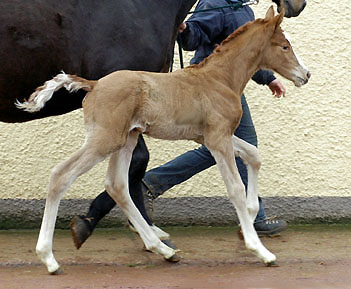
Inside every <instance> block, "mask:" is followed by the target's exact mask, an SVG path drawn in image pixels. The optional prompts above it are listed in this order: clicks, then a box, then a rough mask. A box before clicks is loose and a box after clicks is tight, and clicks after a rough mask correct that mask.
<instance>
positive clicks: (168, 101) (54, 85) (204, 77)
mask: <svg viewBox="0 0 351 289" xmlns="http://www.w3.org/2000/svg"><path fill="white" fill-rule="evenodd" d="M283 15H284V11H282V12H281V13H280V14H279V15H277V16H274V10H273V8H272V7H271V8H270V9H269V10H268V11H267V14H266V17H265V18H264V19H258V20H256V21H253V22H250V23H248V24H246V25H244V26H243V27H241V28H239V29H238V30H237V31H235V32H234V33H233V34H232V35H230V36H229V37H228V38H227V39H226V40H224V41H223V43H222V44H221V45H220V46H219V47H217V48H216V49H215V51H214V53H213V54H212V55H211V56H209V57H208V58H207V59H205V60H204V61H203V62H202V63H200V64H198V65H192V66H189V67H188V68H186V69H183V70H178V71H175V72H172V73H167V74H163V73H150V72H141V71H139V72H135V71H117V72H113V73H111V74H109V75H107V76H106V77H103V78H101V79H99V80H98V81H89V80H86V79H83V78H80V77H77V76H74V75H67V74H64V73H61V74H59V75H57V76H56V77H55V78H53V79H52V80H50V81H47V82H46V83H45V84H44V85H43V86H42V87H39V88H38V89H37V90H36V91H35V92H34V93H33V94H32V95H31V96H30V98H29V100H28V101H26V102H24V103H17V106H18V107H20V108H21V109H26V110H27V111H32V112H33V111H37V110H40V109H41V108H42V107H43V106H44V104H45V102H46V101H48V100H49V99H50V98H51V96H52V94H53V92H54V91H56V90H58V89H60V88H61V87H65V88H66V89H67V90H69V91H75V90H79V89H83V90H86V91H88V92H89V93H88V94H87V96H86V98H85V100H84V102H83V108H84V120H85V127H86V139H85V143H84V145H83V146H82V148H81V149H80V150H78V151H77V152H76V153H74V154H73V155H72V156H71V157H70V158H69V159H68V160H66V161H64V162H63V163H61V164H59V165H58V166H56V167H55V168H54V169H53V171H52V173H51V179H50V184H49V192H48V196H47V200H46V205H45V212H44V217H43V222H42V226H41V230H40V234H39V238H38V243H37V247H36V251H37V254H38V256H39V258H40V259H41V261H42V262H43V263H44V264H45V265H46V266H47V269H48V271H49V272H50V273H53V274H55V273H59V272H60V267H59V264H58V263H57V262H56V260H55V258H54V255H53V253H52V241H53V233H54V229H55V220H56V217H57V210H58V206H59V202H60V200H61V198H62V197H63V194H64V192H65V191H66V189H67V188H68V187H69V186H70V185H71V184H72V183H73V182H74V181H75V180H76V178H77V177H79V176H80V175H82V174H84V173H85V172H87V171H88V170H89V169H91V168H92V167H93V166H94V165H95V164H97V163H98V162H101V161H102V160H104V159H105V158H107V157H108V156H110V162H109V168H108V172H107V177H106V190H107V191H108V193H109V194H110V195H111V197H112V198H113V199H114V200H115V201H116V203H117V204H118V205H119V206H120V208H121V209H122V210H123V211H124V213H125V214H126V216H127V217H128V219H129V220H130V221H131V222H132V224H133V225H134V227H135V229H136V230H137V231H138V233H139V235H140V237H141V238H142V240H143V241H144V243H145V247H146V248H147V249H148V250H151V251H153V252H155V253H159V254H161V255H162V256H163V257H164V258H166V259H169V258H172V256H174V255H175V253H176V252H175V250H173V249H172V248H169V247H168V246H166V245H165V244H163V243H162V242H161V241H160V240H159V239H158V237H157V236H156V235H155V233H154V232H153V231H152V230H151V229H150V226H148V225H147V223H146V222H145V220H144V219H143V217H142V216H141V214H140V213H139V211H138V210H137V208H136V207H135V205H134V204H133V202H132V200H131V198H130V196H129V193H128V168H129V164H130V160H131V156H132V152H133V149H134V147H135V145H136V143H137V138H138V135H139V134H141V133H144V134H147V135H149V136H151V137H154V138H159V139H166V140H179V139H186V140H194V141H196V142H198V143H200V144H204V145H206V147H207V148H208V149H209V150H210V151H211V153H212V155H213V157H214V158H215V160H216V162H217V165H218V168H219V170H220V172H221V174H222V177H223V180H224V182H225V185H226V188H227V192H228V195H229V198H230V200H231V201H232V203H233V205H234V206H235V208H236V211H237V214H238V217H239V220H240V224H241V228H242V232H243V235H244V239H245V244H246V247H247V248H248V249H249V250H250V251H252V252H253V253H254V254H255V255H257V257H258V258H259V259H261V260H262V261H263V262H264V263H265V264H267V265H271V264H274V262H275V260H276V257H275V255H274V254H272V253H271V252H269V251H268V250H267V249H266V248H265V247H264V246H263V244H262V243H261V241H260V239H259V238H258V236H257V234H256V231H255V229H254V226H253V221H254V219H255V217H256V214H257V211H258V198H257V194H258V192H257V178H258V170H259V167H260V160H259V156H258V153H257V149H256V148H255V147H253V146H252V145H249V144H247V143H246V142H244V141H242V140H240V139H238V138H236V137H235V136H233V133H234V131H235V129H236V127H237V126H238V124H239V121H240V118H241V103H240V96H241V94H242V92H243V90H244V87H245V85H246V83H247V82H248V81H249V79H250V78H251V76H252V75H253V74H254V73H255V72H256V71H257V69H260V68H263V69H272V70H274V71H276V72H278V73H279V74H281V75H282V76H283V77H285V78H287V79H289V80H291V81H292V82H294V84H295V85H296V86H302V85H303V84H305V83H307V81H308V78H309V76H310V74H309V72H308V70H307V69H306V68H305V67H304V66H303V65H302V64H301V63H300V62H299V61H298V59H297V57H296V56H295V54H294V52H293V49H292V47H291V45H290V43H289V41H288V40H287V39H286V38H285V36H284V34H283V32H282V30H281V28H280V23H281V22H282V19H283ZM235 154H236V155H238V156H240V157H241V158H242V159H243V160H244V161H245V163H246V164H247V166H248V175H249V184H248V191H247V198H246V196H245V188H244V185H243V183H242V181H241V178H240V175H239V173H238V169H237V167H236V165H235V161H234V155H235Z"/></svg>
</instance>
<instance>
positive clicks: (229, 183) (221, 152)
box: [205, 136, 276, 265]
mask: <svg viewBox="0 0 351 289" xmlns="http://www.w3.org/2000/svg"><path fill="white" fill-rule="evenodd" d="M211 139H213V140H218V139H221V141H220V142H218V141H215V142H214V143H213V144H212V143H211V142H206V143H205V145H206V146H207V147H208V148H209V150H210V151H211V154H212V155H213V157H214V158H215V160H216V163H217V166H218V168H219V170H220V172H221V175H222V177H223V180H224V183H225V185H226V187H227V192H228V195H229V199H230V200H231V201H232V203H233V205H234V207H235V209H236V211H237V215H238V218H239V221H240V224H241V228H242V231H243V235H244V240H245V245H246V247H247V248H248V249H249V250H250V251H252V252H253V253H254V254H255V255H256V256H257V257H258V258H260V259H261V260H262V261H263V262H264V263H265V264H268V265H269V264H272V263H274V261H275V260H276V257H275V256H274V254H272V253H271V252H269V251H268V250H267V249H266V248H265V247H264V246H263V244H262V243H261V241H260V239H259V238H258V236H257V233H256V231H255V229H254V226H253V222H252V218H251V217H250V216H249V212H248V210H247V206H246V196H245V187H244V184H243V183H242V181H241V178H240V174H239V171H238V168H237V166H236V164H235V160H234V150H233V145H232V139H231V137H230V136H228V137H219V136H212V138H211ZM205 141H206V139H205Z"/></svg>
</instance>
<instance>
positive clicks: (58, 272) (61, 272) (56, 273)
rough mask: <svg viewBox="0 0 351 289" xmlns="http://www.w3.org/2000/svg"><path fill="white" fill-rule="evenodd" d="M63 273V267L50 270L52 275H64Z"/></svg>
mask: <svg viewBox="0 0 351 289" xmlns="http://www.w3.org/2000/svg"><path fill="white" fill-rule="evenodd" d="M63 273H64V272H63V270H62V269H61V268H58V269H57V270H56V271H54V272H50V275H62V274H63Z"/></svg>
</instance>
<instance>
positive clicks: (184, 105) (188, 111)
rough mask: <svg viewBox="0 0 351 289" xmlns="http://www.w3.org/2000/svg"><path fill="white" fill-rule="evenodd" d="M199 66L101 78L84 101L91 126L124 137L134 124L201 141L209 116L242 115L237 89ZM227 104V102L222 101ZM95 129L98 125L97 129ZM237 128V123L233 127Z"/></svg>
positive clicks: (147, 130)
mask: <svg viewBox="0 0 351 289" xmlns="http://www.w3.org/2000/svg"><path fill="white" fill-rule="evenodd" d="M204 79H205V74H203V73H202V72H201V70H198V69H192V68H189V69H185V70H179V71H176V72H172V73H167V74H166V73H150V72H141V71H116V72H114V73H111V74H109V75H107V76H106V77H104V78H101V79H100V80H99V81H98V83H97V84H96V86H95V87H94V90H93V91H92V92H90V93H89V94H88V95H87V97H86V99H85V102H84V104H83V107H84V115H85V120H86V124H87V126H89V124H91V123H92V122H94V123H95V125H94V126H95V127H97V128H96V129H97V130H98V131H100V133H101V131H102V130H106V131H109V133H107V132H106V134H107V136H110V137H111V138H115V139H116V137H122V138H123V139H124V138H125V136H126V135H127V134H128V132H129V131H130V130H131V129H138V130H139V131H140V132H142V133H145V134H147V135H150V136H152V137H154V138H159V139H167V140H177V139H188V140H195V141H197V142H200V143H202V140H203V135H204V130H205V128H206V127H207V126H208V125H209V123H211V122H217V121H218V118H222V122H225V123H226V124H228V123H233V119H235V120H236V119H237V118H238V116H239V117H240V116H241V106H240V102H239V103H238V101H237V100H236V98H235V97H234V96H233V95H232V94H233V92H232V91H231V90H230V89H229V88H226V87H223V85H219V84H218V83H216V80H215V79H212V78H211V77H209V75H208V74H206V80H204ZM223 104H224V105H223ZM96 129H95V130H96ZM233 130H234V128H233Z"/></svg>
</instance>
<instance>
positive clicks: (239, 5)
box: [170, 0, 259, 72]
mask: <svg viewBox="0 0 351 289" xmlns="http://www.w3.org/2000/svg"><path fill="white" fill-rule="evenodd" d="M258 3H259V0H250V1H246V2H243V1H236V2H235V3H233V4H230V5H226V6H220V7H213V8H207V9H201V10H193V11H189V12H188V13H187V14H194V13H201V12H207V11H212V10H219V9H223V8H231V9H233V10H234V11H236V10H238V9H240V8H242V7H244V6H247V5H257V4H258ZM177 44H178V52H179V62H180V68H181V69H183V68H184V61H183V48H182V38H181V34H180V33H178V37H177ZM173 61H174V53H172V57H171V65H170V72H172V71H173Z"/></svg>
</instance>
